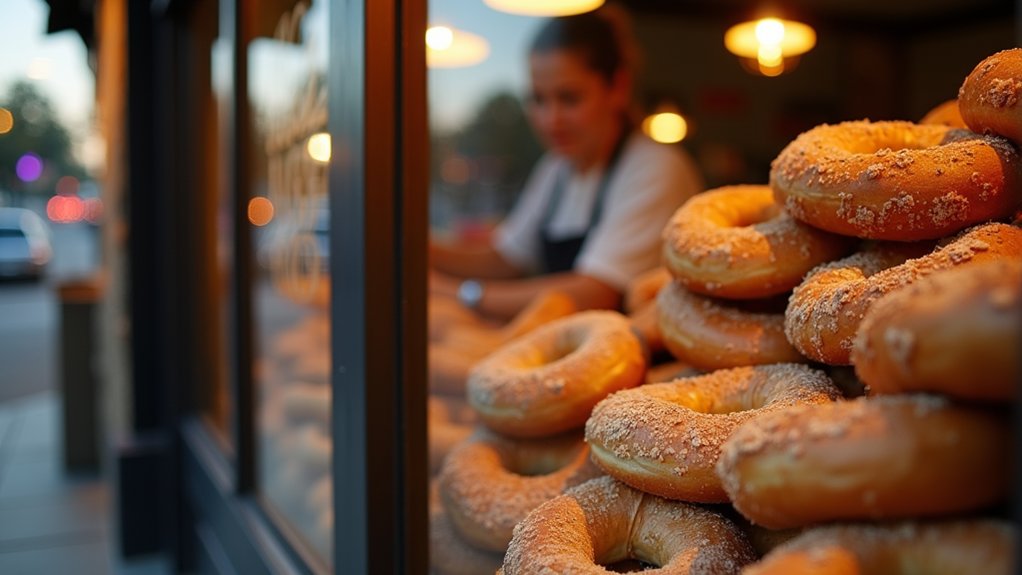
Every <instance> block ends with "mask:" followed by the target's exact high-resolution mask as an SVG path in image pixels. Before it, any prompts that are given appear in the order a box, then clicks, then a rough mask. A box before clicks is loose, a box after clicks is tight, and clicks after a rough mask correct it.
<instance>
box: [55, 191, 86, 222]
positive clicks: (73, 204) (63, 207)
mask: <svg viewBox="0 0 1022 575" xmlns="http://www.w3.org/2000/svg"><path fill="white" fill-rule="evenodd" d="M84 215H85V206H84V205H83V204H82V199H81V198H79V197H78V196H53V197H52V198H50V200H49V201H48V202H46V217H48V218H50V221H52V222H56V223H58V224H72V223H74V222H78V221H81V219H82V217H83V216H84Z"/></svg>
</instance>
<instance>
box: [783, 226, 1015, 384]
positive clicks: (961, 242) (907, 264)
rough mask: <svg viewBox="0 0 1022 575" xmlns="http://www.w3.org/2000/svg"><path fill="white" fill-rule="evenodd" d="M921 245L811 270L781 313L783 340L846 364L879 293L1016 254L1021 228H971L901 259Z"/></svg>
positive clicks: (804, 351) (860, 255)
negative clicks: (784, 335)
mask: <svg viewBox="0 0 1022 575" xmlns="http://www.w3.org/2000/svg"><path fill="white" fill-rule="evenodd" d="M925 247H926V246H925V245H923V246H915V245H911V244H893V245H885V246H880V247H878V248H877V249H873V250H870V251H866V252H860V253H858V254H854V255H852V256H849V257H847V258H845V259H842V260H838V261H836V262H832V263H829V264H824V265H822V266H820V267H819V268H817V269H815V270H813V271H812V272H810V273H809V275H808V276H807V277H806V279H805V281H803V282H802V284H801V285H800V286H798V287H797V288H795V290H794V291H793V292H792V294H791V299H789V300H788V309H787V311H786V312H785V317H784V332H785V334H786V335H787V336H788V341H790V342H791V344H792V345H794V346H795V349H797V350H799V351H800V352H802V354H804V355H805V356H806V357H808V358H810V359H813V360H816V361H820V362H823V363H829V364H832V365H848V364H850V363H851V351H852V342H853V341H854V338H855V332H856V330H857V329H858V328H859V324H860V323H861V322H862V318H863V316H864V315H865V314H866V311H867V310H868V309H869V306H870V305H872V304H873V302H874V301H876V300H877V299H879V298H880V296H882V295H884V294H886V293H889V292H891V291H893V290H895V289H898V288H901V287H903V286H906V285H908V284H911V283H913V282H915V281H916V280H918V279H919V278H922V277H925V276H928V275H930V274H932V273H934V272H937V271H940V270H944V269H949V268H952V267H956V266H961V265H966V264H969V265H971V264H972V263H979V262H983V261H989V260H998V259H1009V258H1018V257H1020V255H1022V229H1020V228H1017V227H1015V226H1010V225H1008V224H983V225H979V226H975V227H973V228H970V229H968V230H966V231H964V232H962V233H961V234H959V235H957V236H955V237H954V238H952V239H950V240H949V241H948V243H946V244H945V245H942V246H940V247H938V248H937V249H935V250H933V251H931V252H930V253H928V254H926V255H922V256H919V257H915V258H914V259H908V260H906V259H905V258H906V257H909V256H912V255H918V252H919V250H922V249H925ZM899 262H903V263H899Z"/></svg>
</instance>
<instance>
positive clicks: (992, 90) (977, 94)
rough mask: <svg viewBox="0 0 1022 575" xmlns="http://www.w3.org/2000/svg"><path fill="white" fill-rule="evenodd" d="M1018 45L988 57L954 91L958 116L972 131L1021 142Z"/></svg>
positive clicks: (1021, 67)
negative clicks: (955, 92) (959, 108)
mask: <svg viewBox="0 0 1022 575" xmlns="http://www.w3.org/2000/svg"><path fill="white" fill-rule="evenodd" d="M1020 97H1022V48H1012V49H1010V50H1002V51H1000V52H998V53H996V54H993V55H991V56H988V57H987V58H985V59H983V61H982V62H980V63H979V64H977V65H976V67H975V68H974V69H973V70H972V72H970V73H969V75H968V76H966V77H965V81H964V82H963V83H962V87H961V88H960V89H959V90H958V100H959V102H960V104H959V105H960V106H961V109H962V118H964V119H965V123H966V124H967V125H968V126H969V128H971V129H972V130H973V131H976V132H981V133H991V134H1000V135H1002V136H1004V137H1006V138H1010V139H1012V140H1014V141H1015V142H1016V143H1019V144H1022V104H1020V103H1019V98H1020Z"/></svg>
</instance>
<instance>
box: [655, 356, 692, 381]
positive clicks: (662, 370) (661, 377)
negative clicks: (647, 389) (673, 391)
mask: <svg viewBox="0 0 1022 575" xmlns="http://www.w3.org/2000/svg"><path fill="white" fill-rule="evenodd" d="M702 373H703V372H701V371H699V370H698V369H695V368H693V367H692V366H691V365H688V364H687V363H684V362H681V361H669V362H667V363H661V364H657V365H654V366H650V368H649V369H648V370H647V371H646V383H665V382H668V381H672V380H675V379H678V378H679V377H692V376H694V375H701V374H702Z"/></svg>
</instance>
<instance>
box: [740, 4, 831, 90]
mask: <svg viewBox="0 0 1022 575" xmlns="http://www.w3.org/2000/svg"><path fill="white" fill-rule="evenodd" d="M815 45H816V31H815V30H813V29H812V28H811V27H810V26H808V25H806V24H803V23H801V22H794V21H792V20H781V19H780V18H761V19H759V20H754V21H750V22H742V23H741V24H736V25H734V26H732V27H731V28H729V29H728V31H727V32H726V33H725V34H724V46H725V47H727V49H728V51H729V52H731V53H732V54H734V55H736V56H738V57H739V59H740V60H741V61H742V64H743V65H744V66H745V67H746V69H748V70H750V71H752V72H755V73H759V74H762V75H764V76H778V75H780V74H782V73H784V72H785V70H789V69H791V68H792V67H793V66H794V64H795V63H796V62H797V61H798V57H799V56H800V55H802V54H805V53H806V52H808V51H809V50H812V49H813V46H815Z"/></svg>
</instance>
